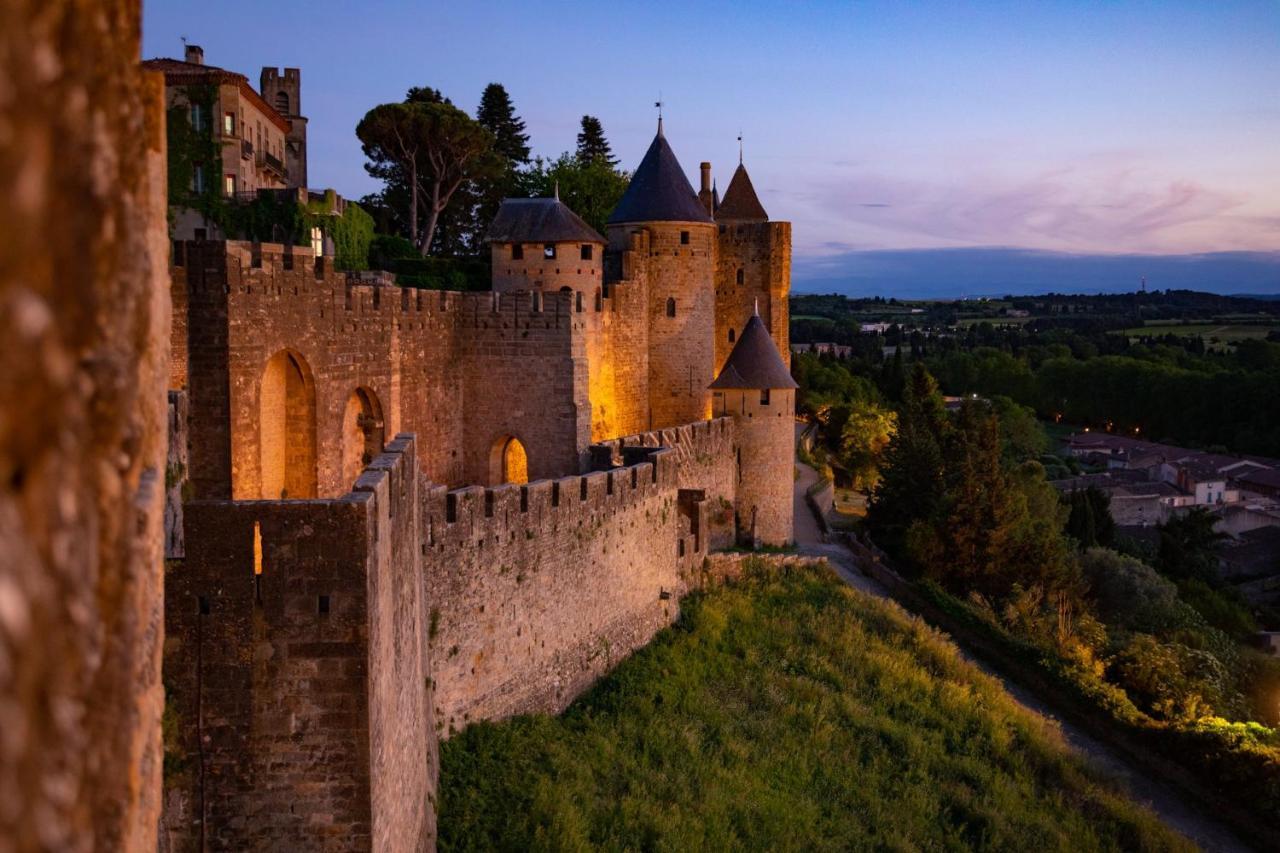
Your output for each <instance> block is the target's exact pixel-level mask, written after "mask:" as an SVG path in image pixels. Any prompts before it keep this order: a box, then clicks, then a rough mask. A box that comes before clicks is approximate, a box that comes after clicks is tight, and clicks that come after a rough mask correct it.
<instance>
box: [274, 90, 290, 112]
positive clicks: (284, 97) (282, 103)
mask: <svg viewBox="0 0 1280 853" xmlns="http://www.w3.org/2000/svg"><path fill="white" fill-rule="evenodd" d="M276 112H278V113H280V115H282V116H287V115H288V114H289V93H288V92H276Z"/></svg>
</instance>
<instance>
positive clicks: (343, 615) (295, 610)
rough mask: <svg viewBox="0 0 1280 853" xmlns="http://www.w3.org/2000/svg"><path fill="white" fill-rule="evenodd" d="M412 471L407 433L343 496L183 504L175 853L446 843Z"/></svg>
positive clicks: (169, 597) (174, 686) (174, 578)
mask: <svg viewBox="0 0 1280 853" xmlns="http://www.w3.org/2000/svg"><path fill="white" fill-rule="evenodd" d="M416 468H417V466H416V464H415V459H414V443H413V439H412V438H411V437H407V436H401V437H399V438H397V439H396V440H395V441H394V442H392V443H391V444H390V445H389V446H388V448H387V452H386V453H384V454H382V455H380V456H379V457H378V459H377V460H375V462H374V463H373V464H372V465H371V466H370V467H369V469H368V470H367V471H366V472H365V473H364V474H362V475H361V476H360V478H359V479H358V481H357V482H356V483H355V487H354V490H353V491H352V492H351V493H349V494H347V495H344V496H343V497H341V498H337V499H331V500H312V501H196V502H192V503H189V504H188V505H187V512H186V536H187V554H188V556H187V559H186V561H185V562H184V563H179V564H175V565H173V566H171V567H170V569H169V570H168V571H169V576H168V578H167V579H166V593H167V594H166V601H165V629H166V635H167V637H168V641H167V643H166V657H165V668H166V679H167V684H168V704H169V707H170V709H171V712H172V713H173V715H174V717H175V721H176V725H175V727H174V732H173V735H172V737H173V740H174V742H172V743H169V744H167V746H168V748H169V750H170V752H171V753H172V754H174V755H177V756H181V757H182V761H181V765H180V767H179V768H178V770H177V772H175V773H173V774H171V778H170V779H169V780H168V781H167V783H166V788H167V792H166V800H167V802H166V826H165V838H164V843H165V844H166V846H167V849H171V850H201V849H215V850H216V849H224V850H243V849H280V848H290V849H298V848H299V847H302V848H305V849H309V850H350V849H353V848H360V847H365V848H368V847H371V846H372V847H373V848H374V849H382V850H386V849H425V848H426V847H427V846H428V845H429V844H430V842H431V840H432V839H433V838H434V829H435V815H434V802H435V798H434V786H435V779H436V754H435V735H434V725H433V723H432V718H431V703H430V697H429V687H428V685H429V682H428V671H429V667H428V662H427V654H428V652H427V621H426V602H425V599H424V593H423V575H422V565H421V547H420V539H419V534H420V531H421V519H420V517H419V515H418V511H419V495H418V481H419V474H418V472H417V470H416ZM325 780H335V783H333V784H331V783H328V782H326V781H325ZM393 841H394V843H390V842H393Z"/></svg>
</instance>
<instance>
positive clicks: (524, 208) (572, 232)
mask: <svg viewBox="0 0 1280 853" xmlns="http://www.w3.org/2000/svg"><path fill="white" fill-rule="evenodd" d="M488 239H489V242H491V243H570V242H572V243H604V242H605V240H604V238H603V237H601V236H600V233H599V232H598V231H596V230H595V229H594V228H592V227H591V226H590V225H588V224H587V223H586V222H584V221H583V219H582V217H580V216H578V214H576V213H574V212H573V211H572V210H570V209H569V206H568V205H567V204H565V203H564V202H562V201H560V199H559V198H508V199H504V200H503V202H502V206H501V207H499V208H498V215H497V216H495V217H494V218H493V223H492V224H491V225H490V226H489V235H488Z"/></svg>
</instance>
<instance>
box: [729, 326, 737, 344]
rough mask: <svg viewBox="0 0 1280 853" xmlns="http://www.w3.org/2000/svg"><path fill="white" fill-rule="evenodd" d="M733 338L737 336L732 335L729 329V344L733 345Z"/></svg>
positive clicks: (731, 330)
mask: <svg viewBox="0 0 1280 853" xmlns="http://www.w3.org/2000/svg"><path fill="white" fill-rule="evenodd" d="M735 337H737V335H735V334H734V332H733V329H730V330H729V343H733V340H734V338H735Z"/></svg>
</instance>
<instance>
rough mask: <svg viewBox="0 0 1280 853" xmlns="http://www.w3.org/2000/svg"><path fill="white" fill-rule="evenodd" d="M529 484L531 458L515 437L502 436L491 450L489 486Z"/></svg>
mask: <svg viewBox="0 0 1280 853" xmlns="http://www.w3.org/2000/svg"><path fill="white" fill-rule="evenodd" d="M527 482H529V456H528V454H527V453H526V452H525V449H524V444H523V443H522V442H521V441H520V439H518V438H516V437H515V436H514V435H504V436H500V437H499V438H498V439H497V440H496V441H495V442H494V443H493V447H492V448H491V449H490V450H489V485H491V486H497V485H501V484H502V483H527Z"/></svg>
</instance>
